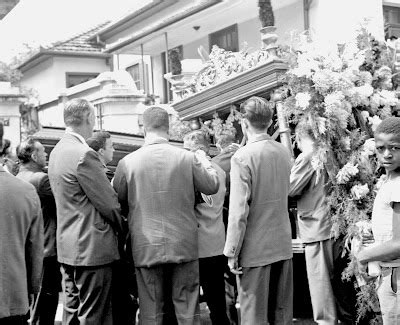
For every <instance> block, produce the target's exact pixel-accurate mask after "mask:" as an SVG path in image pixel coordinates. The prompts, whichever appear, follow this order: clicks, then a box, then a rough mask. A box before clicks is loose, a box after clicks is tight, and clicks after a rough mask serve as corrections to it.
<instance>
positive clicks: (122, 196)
mask: <svg viewBox="0 0 400 325" xmlns="http://www.w3.org/2000/svg"><path fill="white" fill-rule="evenodd" d="M113 186H114V190H115V191H116V192H117V194H118V201H119V203H120V204H121V211H122V215H123V216H124V217H127V216H128V213H129V205H128V183H127V181H126V168H125V162H124V160H120V161H119V163H118V166H117V169H116V171H115V175H114V180H113Z"/></svg>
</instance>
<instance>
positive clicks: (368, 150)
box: [361, 138, 375, 157]
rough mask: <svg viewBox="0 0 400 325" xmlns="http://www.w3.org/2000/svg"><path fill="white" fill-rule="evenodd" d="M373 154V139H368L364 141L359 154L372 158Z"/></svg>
mask: <svg viewBox="0 0 400 325" xmlns="http://www.w3.org/2000/svg"><path fill="white" fill-rule="evenodd" d="M374 153H375V139H374V138H370V139H368V140H367V141H365V143H364V145H363V148H362V152H361V154H362V155H363V156H368V157H369V156H372V155H373V154H374Z"/></svg>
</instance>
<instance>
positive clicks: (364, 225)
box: [355, 220, 372, 235]
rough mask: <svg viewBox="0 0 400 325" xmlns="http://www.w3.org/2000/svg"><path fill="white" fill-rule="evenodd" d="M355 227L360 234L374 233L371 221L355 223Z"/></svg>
mask: <svg viewBox="0 0 400 325" xmlns="http://www.w3.org/2000/svg"><path fill="white" fill-rule="evenodd" d="M355 226H356V227H357V228H358V232H359V234H360V235H361V234H368V233H371V231H372V228H371V227H372V225H371V221H369V220H360V221H357V222H356V223H355Z"/></svg>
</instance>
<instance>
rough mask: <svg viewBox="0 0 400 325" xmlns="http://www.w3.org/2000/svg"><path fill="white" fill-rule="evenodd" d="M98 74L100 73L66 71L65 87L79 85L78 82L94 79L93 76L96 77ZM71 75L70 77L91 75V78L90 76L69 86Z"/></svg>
mask: <svg viewBox="0 0 400 325" xmlns="http://www.w3.org/2000/svg"><path fill="white" fill-rule="evenodd" d="M99 74H100V72H66V73H65V88H71V87H75V86H77V85H80V84H82V83H84V82H87V81H90V80H92V79H95V78H97V77H98V76H99ZM71 76H72V77H74V76H82V77H89V76H90V77H93V78H91V79H89V80H87V81H83V82H81V83H79V84H76V85H73V86H69V78H70V77H71Z"/></svg>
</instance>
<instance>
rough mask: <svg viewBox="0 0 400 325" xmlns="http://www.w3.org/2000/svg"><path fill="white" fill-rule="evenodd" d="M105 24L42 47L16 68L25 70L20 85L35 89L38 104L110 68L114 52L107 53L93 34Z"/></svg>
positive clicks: (44, 102) (46, 101) (56, 96)
mask: <svg viewBox="0 0 400 325" xmlns="http://www.w3.org/2000/svg"><path fill="white" fill-rule="evenodd" d="M104 26H105V24H101V25H100V26H96V27H95V28H92V29H91V30H89V31H86V32H84V33H81V34H79V35H76V36H74V37H72V38H70V39H68V40H65V41H61V42H58V43H56V44H53V45H52V46H49V47H46V48H40V49H39V51H38V52H37V53H36V54H34V55H33V56H31V57H29V58H28V59H26V60H25V61H24V62H22V63H21V64H20V65H19V66H18V67H17V68H18V69H19V70H20V71H21V72H22V75H23V76H22V79H21V81H20V83H21V86H22V87H25V88H28V89H33V90H34V93H36V94H37V97H38V98H37V100H38V104H39V105H45V104H46V103H48V102H51V101H53V100H54V99H55V98H58V97H59V95H60V93H62V92H64V91H65V89H67V88H70V87H73V86H75V85H78V84H80V83H83V82H86V81H89V80H91V79H94V78H96V77H97V76H98V75H99V74H100V73H101V72H104V71H110V70H111V63H112V58H111V57H112V55H111V54H108V53H104V52H103V51H102V47H101V45H99V44H97V43H96V42H93V41H90V40H89V39H90V37H91V36H92V35H94V34H95V33H96V32H97V31H98V30H100V29H101V28H103V27H104Z"/></svg>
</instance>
